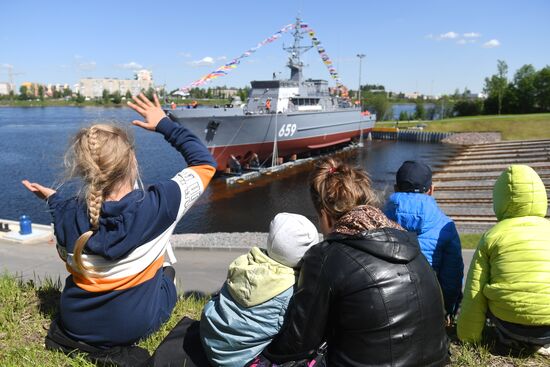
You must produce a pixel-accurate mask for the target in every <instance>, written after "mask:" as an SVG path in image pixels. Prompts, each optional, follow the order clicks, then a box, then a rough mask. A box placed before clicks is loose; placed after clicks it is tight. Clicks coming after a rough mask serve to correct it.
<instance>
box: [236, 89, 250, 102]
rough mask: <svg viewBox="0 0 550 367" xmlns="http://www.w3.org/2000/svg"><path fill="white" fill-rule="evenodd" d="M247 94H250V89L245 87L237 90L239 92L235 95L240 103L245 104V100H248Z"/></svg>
mask: <svg viewBox="0 0 550 367" xmlns="http://www.w3.org/2000/svg"><path fill="white" fill-rule="evenodd" d="M249 93H250V88H249V87H245V88H239V91H238V92H237V95H238V96H239V97H240V98H241V101H243V102H244V103H246V100H247V98H248V95H249Z"/></svg>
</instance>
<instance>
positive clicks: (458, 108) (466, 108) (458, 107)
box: [453, 99, 483, 116]
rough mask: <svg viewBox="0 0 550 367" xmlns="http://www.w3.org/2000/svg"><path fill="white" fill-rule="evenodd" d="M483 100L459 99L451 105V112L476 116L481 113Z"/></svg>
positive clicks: (458, 114)
mask: <svg viewBox="0 0 550 367" xmlns="http://www.w3.org/2000/svg"><path fill="white" fill-rule="evenodd" d="M482 107H483V102H482V101H481V100H474V101H469V100H464V99H463V100H460V101H457V102H456V103H455V104H454V106H453V112H454V113H455V114H456V115H457V116H476V115H480V114H481V110H482Z"/></svg>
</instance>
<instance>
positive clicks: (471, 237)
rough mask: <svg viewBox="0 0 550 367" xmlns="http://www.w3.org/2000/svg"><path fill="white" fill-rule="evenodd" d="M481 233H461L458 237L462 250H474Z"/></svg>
mask: <svg viewBox="0 0 550 367" xmlns="http://www.w3.org/2000/svg"><path fill="white" fill-rule="evenodd" d="M481 236H482V233H463V234H461V235H460V243H461V244H462V248H463V249H465V248H466V249H474V250H475V249H476V248H477V244H478V243H479V239H480V238H481Z"/></svg>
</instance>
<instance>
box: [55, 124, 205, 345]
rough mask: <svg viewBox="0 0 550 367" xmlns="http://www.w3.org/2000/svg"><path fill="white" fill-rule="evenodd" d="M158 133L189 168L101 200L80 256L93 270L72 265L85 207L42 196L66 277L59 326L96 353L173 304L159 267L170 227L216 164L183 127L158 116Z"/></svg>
mask: <svg viewBox="0 0 550 367" xmlns="http://www.w3.org/2000/svg"><path fill="white" fill-rule="evenodd" d="M156 130H157V132H159V133H161V134H163V135H164V137H165V139H166V140H167V141H168V142H169V143H170V144H172V146H174V147H175V148H176V149H177V150H178V151H179V152H180V153H181V154H182V155H183V157H184V159H185V160H186V162H187V164H188V168H185V169H183V170H182V171H181V172H179V173H177V174H176V176H175V177H174V178H172V179H171V180H165V181H162V182H159V183H157V184H155V185H151V186H149V187H148V188H147V189H145V190H134V191H132V192H130V193H128V194H127V195H126V196H124V197H123V198H122V199H120V200H119V201H106V202H104V203H103V205H102V207H101V214H100V218H99V229H98V230H97V231H96V232H95V233H94V235H93V236H92V237H91V238H90V239H89V241H88V242H87V244H86V247H85V248H84V252H83V255H82V259H83V262H84V263H85V264H87V265H90V266H92V267H93V271H92V272H90V273H80V272H79V271H78V270H77V269H76V267H75V266H74V260H73V249H74V244H75V242H76V240H77V239H78V237H79V236H80V235H81V234H82V233H84V232H86V231H88V230H89V229H90V224H89V219H88V213H87V207H86V202H85V201H83V200H81V199H79V198H77V197H73V198H69V199H65V198H63V197H62V196H61V195H60V194H59V193H56V194H54V195H52V196H51V197H50V198H49V199H48V204H49V206H50V210H51V213H52V216H53V222H54V229H55V235H56V237H57V243H58V244H57V248H58V252H59V255H60V257H61V258H62V260H63V261H65V262H66V267H67V270H68V271H69V273H70V275H69V276H68V277H67V279H66V282H65V288H64V289H63V292H62V294H61V303H60V324H61V326H62V327H63V329H64V330H65V331H66V332H67V333H68V334H69V335H70V336H71V337H72V338H74V339H75V340H79V341H83V342H86V343H88V344H91V345H94V346H97V347H101V348H108V347H112V346H116V345H129V344H132V343H134V342H136V341H138V340H139V339H140V338H142V337H144V336H146V335H148V334H150V333H152V332H154V331H155V330H157V329H158V328H159V327H160V325H161V324H162V323H163V322H164V321H166V320H167V319H168V318H169V316H170V314H171V312H172V309H173V307H174V305H175V303H176V288H175V286H174V283H173V281H172V280H170V279H169V278H167V277H165V276H164V272H163V269H162V266H163V262H164V255H165V253H166V252H167V251H170V250H169V246H170V244H169V239H170V236H171V234H172V232H173V230H174V228H175V226H176V224H177V223H178V221H179V220H180V219H181V217H182V216H183V214H185V212H186V211H187V210H188V209H189V208H190V207H191V205H192V204H193V203H194V202H195V201H196V200H197V199H198V197H199V196H200V194H201V193H202V192H203V191H204V189H205V188H206V186H207V185H208V182H209V181H210V179H211V177H212V176H213V175H214V173H215V162H214V160H213V158H212V156H211V155H210V153H209V152H208V150H207V148H206V147H205V146H204V145H203V144H202V143H201V142H200V140H199V139H198V138H197V137H196V136H195V135H193V134H192V133H191V132H190V131H189V130H187V129H186V128H185V127H183V126H181V125H178V124H176V123H174V122H172V121H171V120H170V119H168V118H164V119H162V120H161V121H160V123H159V124H158V126H157V129H156Z"/></svg>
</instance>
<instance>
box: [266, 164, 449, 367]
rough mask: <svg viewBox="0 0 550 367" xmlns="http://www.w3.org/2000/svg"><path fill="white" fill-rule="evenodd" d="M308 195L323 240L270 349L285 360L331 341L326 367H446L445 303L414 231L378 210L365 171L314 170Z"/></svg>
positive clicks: (306, 264) (310, 255)
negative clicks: (314, 209) (408, 229)
mask: <svg viewBox="0 0 550 367" xmlns="http://www.w3.org/2000/svg"><path fill="white" fill-rule="evenodd" d="M310 181H311V182H310V192H311V197H312V200H313V203H314V205H315V208H316V209H317V212H318V215H319V221H320V227H321V232H322V233H323V234H324V235H325V241H324V242H322V243H320V244H317V245H315V246H313V247H312V248H311V249H310V250H309V251H308V252H307V253H306V255H305V256H304V259H303V265H302V268H301V272H300V278H299V281H298V285H297V290H296V292H295V293H294V296H293V299H292V301H291V303H290V305H289V308H288V310H287V313H286V316H285V323H284V325H283V328H282V329H281V331H280V333H279V334H278V335H277V337H276V338H275V339H274V340H273V342H272V343H271V344H270V345H269V346H268V347H267V348H266V350H264V352H263V355H264V357H267V358H268V359H269V360H271V361H273V362H277V363H283V362H287V361H291V360H298V359H302V358H308V357H311V356H312V355H313V354H314V352H315V350H316V349H317V348H318V347H319V345H320V344H321V343H322V342H324V341H326V342H327V343H328V350H327V355H326V358H327V365H328V366H331V367H332V366H382V365H384V366H441V365H444V364H445V363H446V361H447V359H448V342H447V336H446V333H445V326H444V325H445V314H444V310H443V299H442V295H441V290H440V288H439V284H438V281H437V278H436V276H435V274H434V273H433V271H432V270H431V268H430V265H429V264H428V262H427V261H426V259H425V258H424V256H422V254H421V252H420V249H419V246H418V242H417V240H416V235H415V234H412V233H408V232H406V231H405V230H403V228H401V227H400V226H399V225H398V224H396V223H394V222H392V221H390V220H389V219H388V218H386V217H385V216H384V214H383V213H382V212H381V211H380V210H379V209H377V208H376V207H375V206H374V205H375V203H376V201H377V200H376V197H375V194H374V192H373V191H372V189H371V187H370V180H369V178H368V176H367V174H366V172H365V171H363V170H361V169H357V168H351V167H350V166H348V165H346V164H343V163H342V162H340V161H338V160H335V159H331V158H329V159H327V160H323V161H321V162H320V163H318V164H317V166H316V168H315V170H314V172H313V173H312V177H311V179H310Z"/></svg>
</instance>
